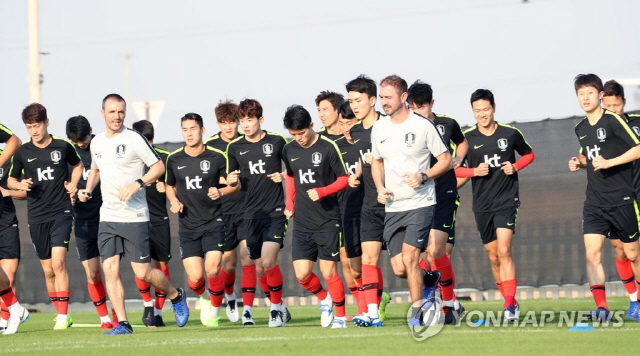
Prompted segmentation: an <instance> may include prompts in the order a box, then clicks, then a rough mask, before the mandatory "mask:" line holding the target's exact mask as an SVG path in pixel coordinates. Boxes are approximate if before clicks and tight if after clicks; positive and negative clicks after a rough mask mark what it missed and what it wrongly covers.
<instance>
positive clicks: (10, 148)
mask: <svg viewBox="0 0 640 356" xmlns="http://www.w3.org/2000/svg"><path fill="white" fill-rule="evenodd" d="M21 145H22V141H20V139H19V138H18V136H16V135H11V138H9V140H8V141H7V142H6V143H5V146H4V148H3V149H2V154H0V167H2V166H4V164H5V163H7V162H9V160H10V159H11V157H13V154H14V153H16V151H18V148H20V146H21Z"/></svg>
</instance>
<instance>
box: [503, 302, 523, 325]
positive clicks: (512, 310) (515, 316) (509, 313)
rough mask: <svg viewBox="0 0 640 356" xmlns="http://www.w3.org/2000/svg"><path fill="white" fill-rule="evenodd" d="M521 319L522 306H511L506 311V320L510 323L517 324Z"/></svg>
mask: <svg viewBox="0 0 640 356" xmlns="http://www.w3.org/2000/svg"><path fill="white" fill-rule="evenodd" d="M519 319H520V305H519V304H518V302H516V305H511V306H509V307H507V309H505V310H504V320H506V321H508V322H517V321H518V320H519Z"/></svg>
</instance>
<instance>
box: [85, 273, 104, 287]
mask: <svg viewBox="0 0 640 356" xmlns="http://www.w3.org/2000/svg"><path fill="white" fill-rule="evenodd" d="M100 279H101V276H100V270H97V271H94V270H90V271H87V281H88V282H89V283H91V284H95V283H96V282H98V281H99V280H100Z"/></svg>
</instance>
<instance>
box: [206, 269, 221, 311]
mask: <svg viewBox="0 0 640 356" xmlns="http://www.w3.org/2000/svg"><path fill="white" fill-rule="evenodd" d="M223 297H224V279H222V276H221V275H220V274H219V275H217V276H216V277H215V278H211V277H209V298H211V305H212V306H214V307H219V306H221V305H222V298H223Z"/></svg>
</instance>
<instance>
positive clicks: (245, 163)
mask: <svg viewBox="0 0 640 356" xmlns="http://www.w3.org/2000/svg"><path fill="white" fill-rule="evenodd" d="M238 110H239V111H240V117H241V118H240V127H242V131H243V132H244V136H240V137H238V138H236V139H235V140H233V141H231V142H230V143H229V145H228V147H227V162H228V164H227V172H233V171H236V170H240V176H241V177H242V183H245V182H246V186H247V188H246V189H247V191H246V194H245V211H244V222H245V228H246V230H245V238H246V243H247V251H248V252H249V257H250V258H251V259H252V260H254V261H255V262H256V272H257V274H258V276H259V277H264V276H265V275H266V281H267V285H268V286H269V299H270V301H271V308H270V318H269V327H281V326H284V325H285V322H286V321H287V320H288V319H289V316H288V315H289V313H288V312H287V311H286V307H285V306H284V304H283V302H282V272H281V271H280V266H279V265H278V252H279V251H280V249H281V248H282V246H283V244H284V237H285V232H286V229H287V218H286V217H285V215H284V190H283V189H282V181H283V177H282V173H281V171H280V170H281V169H282V149H283V148H284V145H285V144H286V143H287V140H286V139H285V138H284V136H282V135H278V134H274V133H271V132H267V131H263V130H262V129H261V127H260V125H261V124H262V122H264V117H263V116H262V105H260V103H259V102H258V101H257V100H254V99H245V100H243V101H241V102H240V103H239V104H238ZM261 284H262V283H261Z"/></svg>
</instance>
